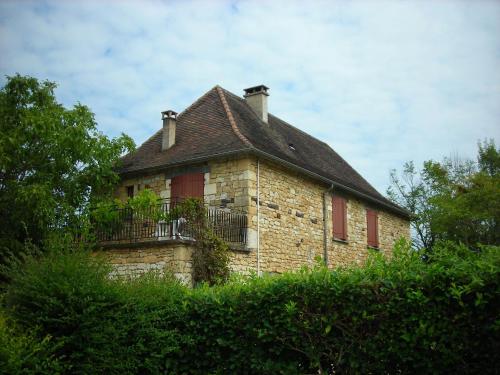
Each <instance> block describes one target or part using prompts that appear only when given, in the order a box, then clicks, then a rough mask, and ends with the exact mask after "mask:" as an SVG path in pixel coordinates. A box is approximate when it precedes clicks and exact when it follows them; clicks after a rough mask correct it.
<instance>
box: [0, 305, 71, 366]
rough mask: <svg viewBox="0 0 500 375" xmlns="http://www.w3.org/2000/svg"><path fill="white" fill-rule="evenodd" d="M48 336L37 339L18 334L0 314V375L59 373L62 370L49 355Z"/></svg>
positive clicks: (56, 361)
mask: <svg viewBox="0 0 500 375" xmlns="http://www.w3.org/2000/svg"><path fill="white" fill-rule="evenodd" d="M50 339H51V338H50V336H46V337H45V338H43V339H41V340H40V339H37V338H36V337H34V336H33V335H27V334H23V333H21V332H19V330H18V329H17V328H16V326H15V324H13V322H12V321H9V320H8V319H7V318H6V317H5V316H4V315H3V313H1V312H0V374H33V373H48V374H50V373H52V374H54V373H60V372H62V370H63V368H62V366H60V364H59V362H58V360H57V359H56V358H54V356H53V354H52V353H51V351H52V349H53V346H52V343H51V342H50Z"/></svg>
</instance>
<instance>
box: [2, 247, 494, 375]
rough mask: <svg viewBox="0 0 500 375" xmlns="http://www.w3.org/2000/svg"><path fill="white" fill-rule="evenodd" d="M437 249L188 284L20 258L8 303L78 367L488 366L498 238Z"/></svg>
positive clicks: (436, 369) (249, 370) (405, 369)
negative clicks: (474, 248) (123, 277)
mask: <svg viewBox="0 0 500 375" xmlns="http://www.w3.org/2000/svg"><path fill="white" fill-rule="evenodd" d="M434 250H435V251H434V252H433V253H432V254H431V255H430V258H429V261H428V262H425V263H424V262H422V261H421V259H420V256H419V254H418V253H417V252H415V251H412V250H411V249H410V247H409V245H408V244H405V243H400V244H399V245H398V246H397V248H396V249H395V251H394V256H393V257H392V258H391V259H385V258H383V257H382V256H381V255H380V254H376V253H374V254H373V257H372V258H370V260H369V261H368V262H367V264H366V265H365V266H364V267H362V268H352V269H347V268H345V269H336V270H334V271H330V270H327V269H326V268H321V267H316V268H315V269H313V270H307V269H303V270H301V271H300V272H296V273H287V274H284V275H281V276H273V277H259V278H257V277H254V278H249V279H245V280H239V281H233V282H230V283H228V284H225V285H223V286H215V287H212V288H209V287H207V286H202V287H200V288H195V289H193V290H189V289H186V288H184V287H182V286H181V285H179V284H178V283H175V282H172V281H171V280H162V279H160V278H158V277H157V276H155V275H149V276H147V277H144V278H141V279H138V280H135V281H132V282H130V283H124V282H122V281H120V280H110V279H109V278H107V277H106V276H105V272H106V271H105V266H103V265H102V264H101V263H100V262H99V261H98V260H96V259H95V258H92V257H90V256H88V255H87V256H86V255H85V254H81V253H76V254H71V253H68V254H65V255H64V256H63V257H61V256H58V257H53V258H51V257H50V256H48V257H44V258H42V259H41V260H39V261H33V262H27V267H26V268H24V269H23V270H19V271H18V274H17V275H15V276H14V277H13V282H12V284H11V286H10V288H9V290H8V291H7V294H6V297H5V303H6V313H8V317H9V319H15V320H16V324H18V325H19V326H20V327H21V328H23V329H24V330H25V331H29V330H32V329H33V330H34V332H35V333H36V335H37V337H36V338H37V339H38V340H42V339H43V338H44V337H46V336H47V335H50V336H51V339H50V340H49V341H48V343H49V344H50V345H53V347H51V351H50V352H51V353H52V355H53V356H54V358H58V359H59V361H60V364H61V366H64V368H67V369H69V370H68V372H71V373H75V374H81V373H89V372H92V373H137V374H144V373H173V374H187V373H189V374H208V373H209V374H222V373H237V374H280V373H281V374H304V373H318V372H319V373H332V374H333V373H481V374H487V373H495V371H496V369H497V366H498V361H499V360H500V355H499V353H500V351H499V350H498V349H499V348H498V342H499V340H500V334H499V333H500V332H499V329H500V321H499V320H498V316H500V302H499V301H500V298H499V297H500V287H499V283H498V281H499V280H500V278H499V276H500V275H499V273H500V251H499V250H500V249H499V248H498V247H493V246H490V247H482V248H481V251H479V252H471V251H469V250H468V249H467V248H466V247H465V246H462V245H455V244H452V243H439V244H436V245H435V248H434Z"/></svg>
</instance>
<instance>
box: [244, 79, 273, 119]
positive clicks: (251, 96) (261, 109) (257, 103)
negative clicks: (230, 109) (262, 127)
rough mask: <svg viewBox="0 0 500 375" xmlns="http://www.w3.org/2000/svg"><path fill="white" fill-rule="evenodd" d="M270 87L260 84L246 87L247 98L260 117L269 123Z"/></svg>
mask: <svg viewBox="0 0 500 375" xmlns="http://www.w3.org/2000/svg"><path fill="white" fill-rule="evenodd" d="M267 90H269V87H267V86H264V85H260V86H255V87H250V88H248V89H245V95H244V97H245V100H246V102H247V103H248V105H249V106H250V108H252V109H253V110H254V112H255V113H256V114H257V116H259V118H260V119H261V120H262V121H264V122H265V123H266V124H267V97H268V96H269V94H268V93H267Z"/></svg>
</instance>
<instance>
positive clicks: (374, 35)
mask: <svg viewBox="0 0 500 375" xmlns="http://www.w3.org/2000/svg"><path fill="white" fill-rule="evenodd" d="M499 20H500V3H498V2H493V1H481V2H460V1H454V2H452V1H446V2H444V1H442V2H383V1H379V2H355V3H353V2H340V1H339V2H333V1H324V2H319V1H318V2H307V3H304V2H292V1H283V2H280V1H273V2H268V1H266V2H265V1H241V2H237V1H235V2H228V1H208V0H206V1H197V2H194V1H182V2H181V1H150V2H145V1H137V2H132V1H128V2H119V1H108V2H98V1H88V2H63V1H49V2H45V3H40V2H28V1H22V2H14V1H4V2H2V3H0V53H1V55H2V58H1V59H0V73H2V75H5V74H8V75H11V74H14V73H15V72H19V73H21V74H28V75H33V76H37V77H39V78H42V79H49V80H53V81H56V82H58V83H59V90H58V95H59V98H60V99H61V100H62V101H63V102H64V103H65V104H66V105H71V104H73V103H75V102H77V101H80V102H82V103H84V104H87V105H88V106H89V107H90V108H92V110H93V111H94V112H95V113H96V119H97V121H98V123H99V125H100V127H101V129H102V130H103V131H104V132H105V133H107V134H109V135H117V134H119V133H120V132H122V131H124V132H126V133H128V134H130V135H132V136H133V137H134V138H135V139H136V141H137V142H139V143H140V142H142V141H144V140H145V139H147V138H148V137H149V136H150V135H151V134H152V133H153V132H154V131H155V130H156V129H158V128H159V127H160V126H161V124H160V111H162V110H165V109H169V108H172V109H175V110H177V111H182V110H183V109H184V108H185V107H186V106H188V105H189V104H190V103H191V102H192V101H194V100H195V99H196V98H197V97H198V96H200V95H202V94H203V93H204V92H205V91H206V90H208V89H209V88H211V87H213V86H214V85H215V84H220V85H222V86H223V87H225V88H227V89H229V90H231V91H233V92H235V93H236V94H241V93H242V89H243V88H245V87H247V86H251V85H254V84H259V83H264V84H266V85H268V86H269V87H271V97H270V109H271V111H272V112H273V113H274V114H276V115H278V116H280V117H282V118H283V119H284V120H286V121H288V122H290V123H292V124H294V125H295V126H297V127H299V128H301V129H303V130H305V131H307V132H309V133H310V134H312V135H314V136H316V137H318V138H320V139H322V140H324V141H326V142H328V143H329V144H330V145H331V146H332V147H333V148H334V149H335V150H337V151H338V152H339V153H340V154H341V155H342V156H343V157H344V158H345V159H346V160H347V161H348V162H350V163H351V164H352V165H353V166H354V167H355V168H356V169H358V170H359V171H360V172H361V174H362V175H363V176H365V177H366V178H367V179H368V180H369V181H370V182H372V183H373V184H374V185H375V186H376V187H377V188H378V189H379V190H381V191H384V190H385V188H386V186H387V183H388V171H389V169H391V168H399V167H400V166H401V165H402V163H403V162H404V161H406V160H415V161H416V162H417V163H420V162H422V161H423V160H426V159H429V158H433V159H441V157H442V156H445V155H449V154H450V153H454V152H455V153H459V154H462V155H464V156H468V157H474V155H475V153H476V142H477V140H478V139H483V138H485V137H493V138H496V140H497V142H500V124H499V118H500V105H499V104H498V103H500V69H498V67H499V63H500V53H499V52H500V22H499ZM2 81H3V78H2Z"/></svg>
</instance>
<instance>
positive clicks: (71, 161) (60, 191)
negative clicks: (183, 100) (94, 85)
mask: <svg viewBox="0 0 500 375" xmlns="http://www.w3.org/2000/svg"><path fill="white" fill-rule="evenodd" d="M55 88H56V84H55V83H53V82H49V81H44V82H40V81H38V80H37V79H36V78H32V77H26V76H20V75H19V74H18V75H15V76H12V77H7V82H6V84H5V86H4V87H3V88H2V89H1V90H0V134H1V135H0V212H1V215H0V251H1V253H0V255H1V256H2V257H3V256H5V254H6V253H7V252H8V251H15V250H16V249H18V248H19V246H20V245H22V244H23V243H24V242H25V241H26V240H29V241H31V242H32V243H34V244H41V243H42V242H43V240H44V239H45V238H47V235H48V234H49V233H50V232H53V231H54V230H60V229H61V228H64V227H67V226H68V225H71V224H74V223H75V222H77V221H78V217H79V216H78V214H79V213H80V212H82V211H84V210H85V209H86V208H87V207H88V206H89V205H90V204H92V203H93V202H97V201H99V200H101V199H104V198H105V197H107V196H109V195H110V194H111V193H112V190H113V186H114V185H115V184H116V183H117V181H118V175H117V174H116V172H115V170H114V168H115V166H116V163H117V162H118V160H119V157H120V156H121V155H122V154H123V153H124V152H126V151H129V150H132V149H133V148H134V147H135V146H134V143H133V141H132V139H131V138H130V137H128V136H126V135H124V134H122V135H121V136H120V137H118V138H114V139H109V138H108V137H106V136H105V135H103V134H102V133H100V132H99V131H98V130H97V125H96V122H95V119H94V115H93V113H92V112H91V111H90V110H89V108H87V107H86V106H84V105H82V104H79V103H78V104H76V105H74V106H73V108H71V109H66V108H64V106H63V105H61V104H60V103H58V102H57V100H56V97H55V95H54V89H55ZM0 261H2V259H0Z"/></svg>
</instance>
